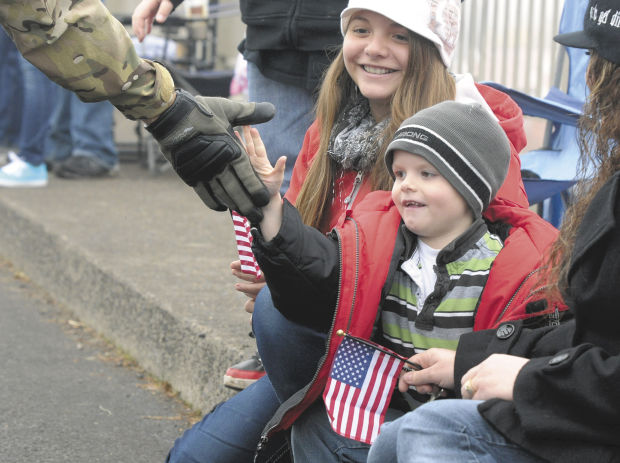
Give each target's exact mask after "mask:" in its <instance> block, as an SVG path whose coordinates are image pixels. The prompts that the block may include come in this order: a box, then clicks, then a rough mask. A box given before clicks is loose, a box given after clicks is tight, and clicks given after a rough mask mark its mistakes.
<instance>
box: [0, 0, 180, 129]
mask: <svg viewBox="0 0 620 463" xmlns="http://www.w3.org/2000/svg"><path fill="white" fill-rule="evenodd" d="M0 24H2V26H3V27H4V29H5V30H6V31H7V33H8V34H9V36H10V37H11V38H12V39H13V41H14V42H15V44H16V45H17V48H18V49H19V51H20V52H21V53H22V55H24V57H25V58H26V59H27V60H28V61H30V62H31V63H32V64H34V65H35V66H36V67H37V68H39V69H40V70H41V71H42V72H43V73H45V74H46V75H47V76H48V77H49V78H50V79H52V80H53V81H55V82H56V83H58V84H59V85H61V86H63V87H65V88H67V89H69V90H71V91H73V92H75V93H76V94H77V95H78V96H79V98H80V99H81V100H83V101H87V102H90V101H101V100H109V101H110V102H111V103H112V104H113V105H114V106H116V107H117V108H118V109H119V110H120V111H121V112H122V113H123V114H124V115H125V116H126V117H127V118H129V119H153V118H155V117H157V116H158V115H159V114H161V113H162V112H163V111H164V109H166V108H167V107H168V106H169V105H170V103H171V102H172V99H173V97H174V83H173V81H172V77H171V76H170V74H169V73H168V71H167V70H166V69H165V68H164V67H163V66H161V65H160V64H158V63H154V62H152V61H148V60H145V59H142V58H140V57H138V55H137V54H136V51H135V49H134V47H133V44H132V42H131V39H130V38H129V34H128V33H127V31H126V30H125V28H124V27H123V25H122V24H121V23H120V22H118V21H117V20H116V19H115V18H114V17H113V16H112V14H111V13H110V12H109V11H108V9H107V8H106V7H105V6H104V5H103V4H102V3H101V1H100V0H0Z"/></svg>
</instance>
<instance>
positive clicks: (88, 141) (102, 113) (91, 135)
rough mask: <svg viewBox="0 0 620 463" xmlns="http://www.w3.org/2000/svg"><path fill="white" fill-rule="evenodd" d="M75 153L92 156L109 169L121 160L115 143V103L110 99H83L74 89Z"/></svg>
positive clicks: (72, 115)
mask: <svg viewBox="0 0 620 463" xmlns="http://www.w3.org/2000/svg"><path fill="white" fill-rule="evenodd" d="M71 139H72V140H73V153H72V155H73V156H76V155H83V156H93V157H95V158H97V160H98V161H100V162H101V164H102V165H103V166H105V167H107V168H108V169H112V168H113V167H115V166H116V165H117V164H118V152H117V151H116V145H115V144H114V106H112V105H111V104H110V102H109V101H100V102H98V103H84V102H83V101H81V100H80V99H79V98H78V97H77V95H76V94H75V93H71Z"/></svg>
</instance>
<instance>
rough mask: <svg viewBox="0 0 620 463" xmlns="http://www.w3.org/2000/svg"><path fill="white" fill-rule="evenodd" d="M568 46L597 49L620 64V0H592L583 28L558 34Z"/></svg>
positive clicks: (558, 38)
mask: <svg viewBox="0 0 620 463" xmlns="http://www.w3.org/2000/svg"><path fill="white" fill-rule="evenodd" d="M553 40H555V41H556V42H558V43H561V44H562V45H564V46H566V47H573V48H587V49H590V50H596V52H597V53H598V54H599V55H600V56H602V57H603V58H605V59H607V60H609V61H611V62H613V63H616V64H620V0H590V2H589V3H588V7H587V8H586V14H585V17H584V18H583V30H581V31H575V32H568V33H566V34H559V35H556V36H555V37H554V38H553Z"/></svg>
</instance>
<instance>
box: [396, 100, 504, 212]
mask: <svg viewBox="0 0 620 463" xmlns="http://www.w3.org/2000/svg"><path fill="white" fill-rule="evenodd" d="M394 150H403V151H407V152H409V153H413V154H417V155H419V156H422V157H423V158H424V159H426V160H427V161H428V162H430V163H431V164H432V165H433V166H434V167H435V168H436V169H437V170H438V171H439V173H440V174H441V175H443V176H444V177H445V178H446V180H448V182H450V184H451V185H452V186H453V187H454V188H455V189H456V191H458V192H459V193H460V194H461V196H462V197H463V198H464V199H465V201H466V202H467V204H468V205H469V207H471V209H472V210H473V211H474V215H475V216H476V217H478V216H480V215H481V214H482V211H484V209H486V207H487V206H488V205H489V203H490V202H491V200H492V199H493V198H494V197H495V194H496V193H497V190H499V187H500V186H501V185H502V183H504V179H505V178H506V174H507V172H508V163H509V162H510V143H509V141H508V137H506V134H505V133H504V131H503V130H502V128H501V127H500V125H499V123H498V122H497V121H496V120H495V119H494V118H493V116H491V114H489V113H488V112H487V110H485V109H484V108H483V107H482V106H481V105H480V104H478V103H470V104H464V103H457V102H455V101H444V102H442V103H439V104H436V105H435V106H431V107H430V108H426V109H423V110H422V111H419V112H418V113H416V114H415V115H414V116H412V117H410V118H409V119H406V120H405V121H404V122H403V123H402V124H401V126H400V127H399V129H398V131H397V132H396V134H395V135H394V138H393V140H392V142H391V143H390V144H389V146H388V148H387V151H386V153H385V164H386V165H387V168H388V170H389V172H390V175H392V177H394V173H393V172H392V160H393V158H394Z"/></svg>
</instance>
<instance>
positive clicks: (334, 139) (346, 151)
mask: <svg viewBox="0 0 620 463" xmlns="http://www.w3.org/2000/svg"><path fill="white" fill-rule="evenodd" d="M388 121H389V118H386V119H384V120H382V121H381V122H378V123H377V122H375V120H374V118H373V117H372V114H371V113H370V104H369V103H368V100H367V99H366V98H365V97H363V96H361V95H360V96H358V98H356V99H355V100H353V101H351V102H350V103H349V104H348V105H347V106H345V108H344V109H343V110H342V112H341V113H340V115H339V116H338V119H337V120H336V123H335V124H334V128H333V129H332V132H331V135H330V139H329V145H328V147H327V154H328V155H329V157H330V158H332V159H333V160H334V161H335V162H336V163H338V165H339V166H340V168H341V169H342V170H355V171H357V172H368V171H370V170H371V169H372V168H373V166H374V165H375V160H376V158H377V151H378V150H379V147H380V145H381V141H382V140H381V134H382V132H383V130H384V129H385V127H386V125H387V124H388Z"/></svg>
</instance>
